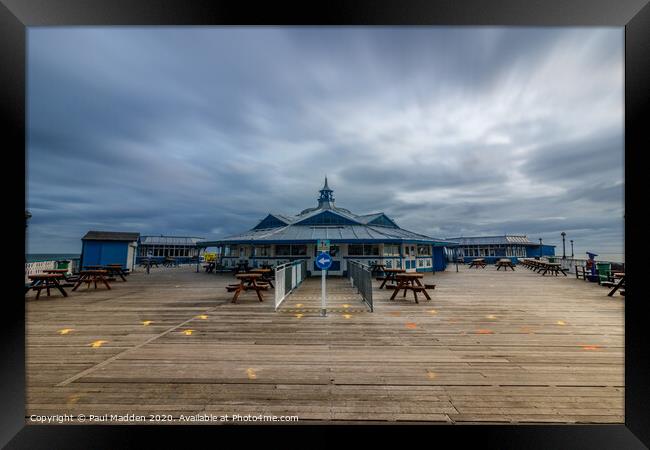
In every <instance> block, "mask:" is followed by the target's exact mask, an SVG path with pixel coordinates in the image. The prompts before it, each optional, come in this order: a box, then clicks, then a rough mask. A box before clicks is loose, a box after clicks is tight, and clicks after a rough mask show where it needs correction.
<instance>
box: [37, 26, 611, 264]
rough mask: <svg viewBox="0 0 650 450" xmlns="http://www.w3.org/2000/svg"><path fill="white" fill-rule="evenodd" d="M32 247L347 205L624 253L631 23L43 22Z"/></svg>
mask: <svg viewBox="0 0 650 450" xmlns="http://www.w3.org/2000/svg"><path fill="white" fill-rule="evenodd" d="M28 51H29V53H28V136H27V138H28V154H27V156H28V159H27V175H28V180H27V181H28V185H27V188H28V198H27V202H28V207H29V208H30V209H31V211H32V213H33V219H32V220H31V222H30V227H29V242H28V243H29V249H30V251H32V252H48V251H53V252H58V251H72V252H73V251H76V250H78V249H79V248H80V240H79V239H80V237H81V236H82V235H83V234H84V233H85V232H86V231H87V230H88V229H90V228H102V229H115V230H136V231H139V232H141V233H143V234H148V233H167V234H185V235H199V236H205V237H208V238H216V237H219V236H223V235H227V234H232V233H237V232H239V231H242V230H244V229H248V228H250V227H252V226H253V225H254V224H255V223H256V222H257V221H258V220H260V219H262V218H263V217H264V216H265V215H266V214H267V212H269V211H273V212H278V213H284V214H289V215H291V214H296V213H297V212H299V211H300V210H302V209H304V208H306V207H310V206H313V205H314V204H315V202H316V196H317V190H318V189H319V188H320V185H321V183H322V178H323V176H324V175H325V174H327V175H328V177H329V180H330V185H331V186H332V187H333V188H334V189H335V196H336V198H337V203H338V204H339V205H340V206H343V207H346V208H348V209H351V210H352V211H354V212H358V213H370V212H374V211H379V210H383V211H385V212H386V213H387V214H388V215H390V216H391V217H393V218H394V219H395V220H396V221H397V222H398V223H399V224H400V225H401V226H403V227H405V228H408V229H411V230H413V231H418V232H422V233H427V234H431V235H434V236H439V237H449V236H457V235H460V234H465V235H470V234H500V233H506V232H507V233H526V234H528V235H529V236H530V237H531V238H537V237H543V238H544V239H545V242H546V241H547V240H548V242H549V243H556V244H557V243H559V239H560V238H559V233H560V232H561V231H566V232H567V234H568V235H569V236H573V237H574V238H575V240H576V242H577V243H578V242H579V243H580V244H579V245H578V247H577V248H576V253H578V250H580V252H581V253H584V250H585V249H586V248H587V247H589V249H591V250H598V249H599V248H602V249H605V251H607V252H611V253H621V252H622V245H623V223H622V216H623V213H624V210H623V200H622V195H623V189H624V185H623V182H624V178H623V137H622V136H623V109H622V107H623V30H622V29H607V28H601V29H596V28H575V29H567V28H493V27H476V28H467V27H458V28H454V27H414V28H403V27H395V28H388V27H379V28H364V27H346V28H340V27H326V28H304V27H301V28H270V27H259V28H250V27H248V28H232V27H229V28H218V27H217V28H209V27H177V28H164V27H162V28H67V29H66V28H32V29H30V30H29V31H28Z"/></svg>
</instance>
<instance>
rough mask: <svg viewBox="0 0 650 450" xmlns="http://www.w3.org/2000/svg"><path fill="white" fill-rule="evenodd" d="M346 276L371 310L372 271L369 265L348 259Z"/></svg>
mask: <svg viewBox="0 0 650 450" xmlns="http://www.w3.org/2000/svg"><path fill="white" fill-rule="evenodd" d="M348 277H350V283H352V286H354V287H355V288H357V291H358V292H359V294H361V298H362V299H363V301H364V302H366V304H367V305H368V306H369V307H370V312H373V311H374V306H373V303H372V273H371V272H370V267H369V266H366V265H364V264H361V263H360V262H359V261H348Z"/></svg>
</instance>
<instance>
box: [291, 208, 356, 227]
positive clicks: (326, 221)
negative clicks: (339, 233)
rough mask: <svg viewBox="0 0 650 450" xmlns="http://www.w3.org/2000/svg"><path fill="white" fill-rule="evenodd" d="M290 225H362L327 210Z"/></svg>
mask: <svg viewBox="0 0 650 450" xmlns="http://www.w3.org/2000/svg"><path fill="white" fill-rule="evenodd" d="M291 225H363V224H362V223H361V222H355V221H353V220H350V219H348V218H347V217H344V216H342V215H341V214H337V213H335V212H333V211H331V210H329V209H326V210H324V211H323V212H320V213H318V214H314V215H313V216H311V217H307V218H306V219H303V220H301V221H299V222H294V223H292V224H291Z"/></svg>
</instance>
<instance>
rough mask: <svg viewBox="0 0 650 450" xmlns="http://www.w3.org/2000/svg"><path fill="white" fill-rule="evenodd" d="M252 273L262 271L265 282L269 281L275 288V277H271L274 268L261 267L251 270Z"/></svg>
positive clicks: (262, 278)
mask: <svg viewBox="0 0 650 450" xmlns="http://www.w3.org/2000/svg"><path fill="white" fill-rule="evenodd" d="M251 272H252V273H261V274H262V277H261V278H260V280H261V281H263V282H265V283H269V285H270V286H271V287H272V288H274V289H275V286H273V278H272V277H271V273H272V272H273V270H272V269H269V268H267V267H259V268H257V269H253V270H251Z"/></svg>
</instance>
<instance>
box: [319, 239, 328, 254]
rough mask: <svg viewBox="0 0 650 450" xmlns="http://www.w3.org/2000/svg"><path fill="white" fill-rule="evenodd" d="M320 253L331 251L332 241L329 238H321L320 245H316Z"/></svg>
mask: <svg viewBox="0 0 650 450" xmlns="http://www.w3.org/2000/svg"><path fill="white" fill-rule="evenodd" d="M316 247H317V248H318V251H319V252H320V253H329V252H330V241H329V240H327V239H319V240H318V245H317V246H316Z"/></svg>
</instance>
